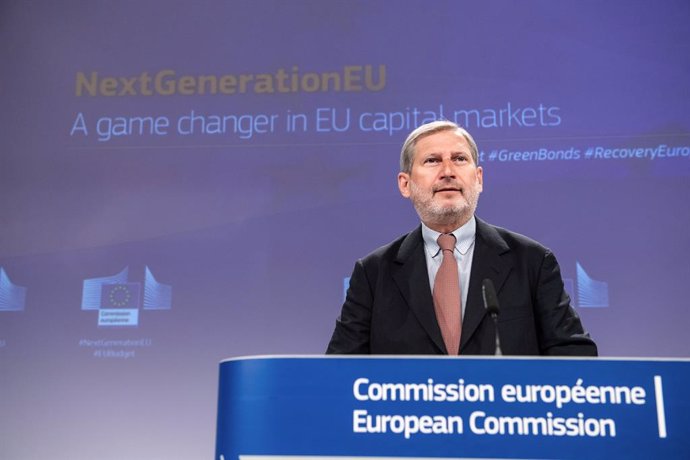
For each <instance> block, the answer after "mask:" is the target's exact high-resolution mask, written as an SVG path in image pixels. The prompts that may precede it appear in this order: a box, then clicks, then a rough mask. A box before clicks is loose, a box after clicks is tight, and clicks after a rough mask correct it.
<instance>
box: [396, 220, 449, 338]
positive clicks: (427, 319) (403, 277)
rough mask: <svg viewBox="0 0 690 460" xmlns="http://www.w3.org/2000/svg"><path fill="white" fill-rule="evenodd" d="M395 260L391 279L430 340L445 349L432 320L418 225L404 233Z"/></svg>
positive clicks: (434, 314)
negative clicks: (409, 231) (394, 268)
mask: <svg viewBox="0 0 690 460" xmlns="http://www.w3.org/2000/svg"><path fill="white" fill-rule="evenodd" d="M395 264H396V268H397V269H396V270H395V272H394V273H393V279H394V280H395V283H396V284H397V286H398V289H400V292H401V293H402V296H403V298H404V299H405V301H406V302H407V304H408V305H409V307H410V310H412V312H413V313H414V315H415V316H416V317H417V320H418V321H419V323H420V324H421V325H422V327H423V328H424V330H425V331H426V333H427V334H428V335H429V337H431V340H432V341H433V342H434V344H435V345H436V346H437V347H438V348H439V349H440V350H442V351H443V352H445V351H446V346H445V345H444V343H443V337H442V336H441V330H440V329H439V327H438V322H437V321H436V313H435V311H434V301H433V298H432V296H431V288H430V287H429V272H428V271H427V267H426V258H425V256H424V242H423V240H422V227H421V226H419V227H417V229H416V230H414V231H413V232H411V233H409V234H408V235H407V237H405V239H404V240H403V242H402V244H401V245H400V249H399V251H398V255H397V258H396V259H395Z"/></svg>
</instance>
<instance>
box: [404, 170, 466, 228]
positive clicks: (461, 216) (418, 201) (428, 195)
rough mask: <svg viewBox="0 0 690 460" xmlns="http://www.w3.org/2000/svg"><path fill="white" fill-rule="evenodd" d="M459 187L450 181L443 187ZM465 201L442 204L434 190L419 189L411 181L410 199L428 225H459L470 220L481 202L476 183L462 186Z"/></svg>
mask: <svg viewBox="0 0 690 460" xmlns="http://www.w3.org/2000/svg"><path fill="white" fill-rule="evenodd" d="M448 186H450V187H457V188H461V187H460V186H459V185H458V184H456V183H453V182H449V183H447V184H443V187H448ZM459 193H460V192H459ZM462 196H463V197H464V198H465V199H464V201H458V202H455V203H449V204H441V203H439V202H437V201H435V200H434V190H431V191H426V190H421V189H419V188H418V187H417V186H416V184H415V183H414V182H413V181H410V200H412V205H413V206H414V208H415V210H416V211H417V214H418V215H419V218H420V219H421V220H422V222H424V223H425V224H427V225H430V224H431V225H434V224H435V225H454V224H457V225H458V227H459V226H460V225H463V224H464V223H465V222H467V221H468V220H470V218H471V217H472V215H473V214H474V211H475V210H476V209H477V203H478V202H479V190H478V188H477V187H476V186H475V184H473V185H471V186H469V187H463V188H462Z"/></svg>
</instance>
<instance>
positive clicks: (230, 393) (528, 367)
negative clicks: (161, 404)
mask: <svg viewBox="0 0 690 460" xmlns="http://www.w3.org/2000/svg"><path fill="white" fill-rule="evenodd" d="M689 391H690V361H688V360H618V359H596V358H595V359H577V358H576V359H550V358H493V357H490V358H467V357H257V358H240V359H232V360H227V361H224V362H222V363H221V365H220V387H219V402H218V426H217V440H216V459H217V460H230V459H233V460H234V459H237V458H243V459H251V458H252V457H267V456H268V457H272V458H277V457H282V456H299V457H310V456H315V457H316V456H318V457H330V456H333V457H336V456H337V457H405V458H411V457H418V458H421V457H427V458H428V457H437V458H438V457H446V458H451V457H452V458H544V459H546V458H550V459H552V458H566V459H567V458H577V459H581V458H607V459H608V458H665V459H667V458H679V459H680V458H683V459H687V458H690V398H689V397H688V392H689Z"/></svg>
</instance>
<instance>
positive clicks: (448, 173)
mask: <svg viewBox="0 0 690 460" xmlns="http://www.w3.org/2000/svg"><path fill="white" fill-rule="evenodd" d="M441 177H455V168H454V167H453V161H452V160H450V159H448V160H443V162H442V163H441Z"/></svg>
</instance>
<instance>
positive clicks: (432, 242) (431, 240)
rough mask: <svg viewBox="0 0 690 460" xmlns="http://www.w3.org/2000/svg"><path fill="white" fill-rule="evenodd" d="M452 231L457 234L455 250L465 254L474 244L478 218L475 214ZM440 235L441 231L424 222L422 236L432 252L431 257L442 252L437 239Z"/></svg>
mask: <svg viewBox="0 0 690 460" xmlns="http://www.w3.org/2000/svg"><path fill="white" fill-rule="evenodd" d="M451 233H452V234H453V235H454V236H455V250H456V251H458V252H459V253H460V254H461V255H463V256H464V255H465V254H467V251H469V249H470V248H471V247H472V245H473V244H474V237H475V235H476V234H477V220H476V219H475V218H474V215H473V216H472V218H471V219H470V220H468V221H467V222H466V223H465V225H463V226H462V227H460V228H456V229H455V230H453V231H452V232H451ZM439 235H440V233H439V232H437V231H436V230H432V229H430V228H429V227H427V226H426V225H425V224H424V222H422V238H424V245H425V246H426V247H427V248H428V249H429V252H430V253H431V254H432V256H431V257H436V256H437V255H438V254H439V253H440V252H441V248H440V247H439V245H438V242H437V241H436V240H438V237H439Z"/></svg>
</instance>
